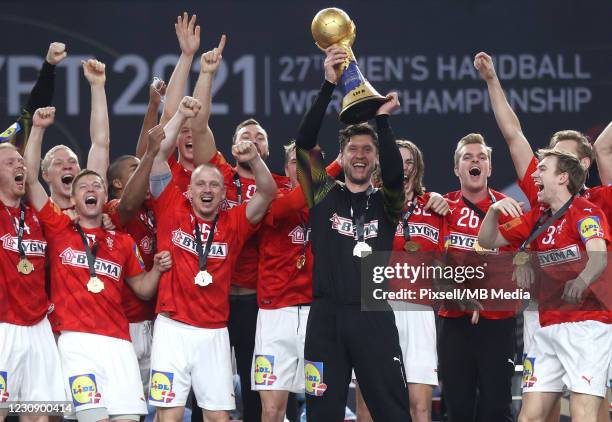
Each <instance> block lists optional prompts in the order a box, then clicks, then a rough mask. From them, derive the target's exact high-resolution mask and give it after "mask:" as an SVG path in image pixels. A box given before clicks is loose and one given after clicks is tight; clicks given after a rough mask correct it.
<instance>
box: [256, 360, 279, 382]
mask: <svg viewBox="0 0 612 422" xmlns="http://www.w3.org/2000/svg"><path fill="white" fill-rule="evenodd" d="M274 381H276V375H274V356H272V355H255V385H272V384H274Z"/></svg>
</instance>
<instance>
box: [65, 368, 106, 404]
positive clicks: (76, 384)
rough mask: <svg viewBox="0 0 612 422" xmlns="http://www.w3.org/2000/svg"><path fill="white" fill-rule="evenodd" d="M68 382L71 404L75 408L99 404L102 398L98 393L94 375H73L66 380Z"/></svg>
mask: <svg viewBox="0 0 612 422" xmlns="http://www.w3.org/2000/svg"><path fill="white" fill-rule="evenodd" d="M68 382H69V383H70V392H71V393H72V402H73V403H74V405H75V407H76V406H82V405H84V404H95V403H100V399H101V398H102V397H101V394H100V393H99V392H98V386H97V385H96V376H95V375H94V374H83V375H75V376H74V377H70V378H68Z"/></svg>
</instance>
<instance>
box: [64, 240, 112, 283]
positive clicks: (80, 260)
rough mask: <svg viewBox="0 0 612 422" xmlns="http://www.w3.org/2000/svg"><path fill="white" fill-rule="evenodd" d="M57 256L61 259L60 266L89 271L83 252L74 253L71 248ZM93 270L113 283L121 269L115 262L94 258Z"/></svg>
mask: <svg viewBox="0 0 612 422" xmlns="http://www.w3.org/2000/svg"><path fill="white" fill-rule="evenodd" d="M59 256H60V258H62V264H64V265H70V266H71V267H78V268H87V269H89V265H88V264H87V255H86V254H85V252H81V251H75V250H74V249H72V248H66V249H64V251H63V252H62V253H61V254H60V255H59ZM94 268H95V269H96V273H97V274H102V275H106V276H108V277H110V278H112V279H113V280H115V281H119V278H120V277H121V269H122V267H121V265H118V264H116V263H115V262H111V261H107V260H106V259H101V258H96V260H95V262H94Z"/></svg>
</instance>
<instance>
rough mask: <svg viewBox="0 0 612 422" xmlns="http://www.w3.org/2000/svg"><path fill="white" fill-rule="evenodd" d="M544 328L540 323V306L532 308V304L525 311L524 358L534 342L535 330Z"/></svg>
mask: <svg viewBox="0 0 612 422" xmlns="http://www.w3.org/2000/svg"><path fill="white" fill-rule="evenodd" d="M540 328H542V326H541V325H540V313H539V312H538V307H537V306H536V307H535V308H534V309H531V305H529V307H527V309H525V310H524V311H523V359H524V358H525V355H526V354H527V351H528V350H529V348H530V347H531V343H533V336H534V335H535V332H536V331H537V330H538V329H540Z"/></svg>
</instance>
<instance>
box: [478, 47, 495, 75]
mask: <svg viewBox="0 0 612 422" xmlns="http://www.w3.org/2000/svg"><path fill="white" fill-rule="evenodd" d="M474 67H475V68H476V69H477V70H478V73H480V77H481V78H482V79H484V80H485V81H490V80H493V79H496V78H497V75H496V74H495V67H494V66H493V60H492V59H491V56H489V55H488V54H487V53H484V52H482V51H481V52H480V53H478V54H476V56H475V57H474Z"/></svg>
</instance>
